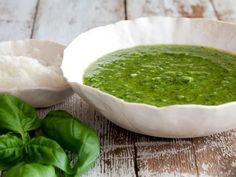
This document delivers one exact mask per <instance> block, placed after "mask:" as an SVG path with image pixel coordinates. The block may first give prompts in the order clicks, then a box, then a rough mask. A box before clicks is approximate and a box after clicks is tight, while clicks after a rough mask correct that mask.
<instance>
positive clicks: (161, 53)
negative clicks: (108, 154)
mask: <svg viewBox="0 0 236 177" xmlns="http://www.w3.org/2000/svg"><path fill="white" fill-rule="evenodd" d="M84 84H86V85H88V86H91V87H94V88H98V89H99V90H101V91H104V92H107V93H109V94H111V95H114V96H116V97H118V98H121V99H123V100H126V101H128V102H137V103H147V104H151V105H155V106H167V105H174V104H204V105H218V104H222V103H227V102H231V101H236V55H234V54H230V53H227V52H224V51H220V50H217V49H213V48H207V47H202V46H189V45H150V46H137V47H133V48H128V49H122V50H118V51H115V52H113V53H110V54H107V55H105V56H103V57H102V58H100V59H98V60H97V61H96V62H94V63H93V64H92V65H90V66H89V67H88V68H87V70H86V71H85V73H84Z"/></svg>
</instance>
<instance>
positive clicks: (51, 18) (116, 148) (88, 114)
mask: <svg viewBox="0 0 236 177" xmlns="http://www.w3.org/2000/svg"><path fill="white" fill-rule="evenodd" d="M124 18H125V16H124V3H123V1H121V0H117V1H110V0H99V1H92V0H88V1H84V0H78V1H71V0H64V1H57V0H50V1H47V0H40V4H39V9H38V14H37V18H36V22H35V29H34V33H33V37H34V38H40V39H51V40H54V41H58V42H62V43H68V42H70V41H71V40H72V39H73V38H75V37H76V36H77V35H78V34H80V33H81V32H83V31H85V30H88V29H90V28H92V27H95V26H98V25H105V24H108V23H113V22H116V21H118V20H122V19H124ZM88 52H89V51H88ZM51 109H65V110H67V111H69V112H71V113H72V114H73V115H74V116H76V117H79V119H80V120H82V121H84V122H87V123H88V124H90V125H91V126H92V127H94V128H95V129H96V130H97V131H98V133H99V136H100V141H101V156H100V159H99V160H98V161H97V163H96V164H95V166H94V168H93V169H92V170H90V171H89V172H88V174H86V175H85V176H101V177H112V176H130V177H132V176H135V170H134V158H133V157H134V141H133V134H132V133H130V132H128V131H126V130H123V129H122V128H119V127H117V126H115V125H114V124H112V123H111V122H109V121H108V120H106V119H105V118H104V117H103V116H102V115H101V114H100V113H98V112H97V111H96V110H95V109H94V108H92V107H91V106H89V105H87V104H86V103H85V102H84V101H83V100H82V99H81V98H79V97H78V96H76V95H74V96H73V97H71V98H70V99H68V100H67V101H65V102H64V103H62V104H59V105H56V106H54V107H51V108H49V109H48V110H51ZM48 110H41V111H39V112H40V114H41V115H44V114H45V112H47V111H48Z"/></svg>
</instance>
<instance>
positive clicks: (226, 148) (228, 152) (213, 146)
mask: <svg viewBox="0 0 236 177" xmlns="http://www.w3.org/2000/svg"><path fill="white" fill-rule="evenodd" d="M193 145H194V149H195V155H196V162H197V166H198V171H199V174H201V175H211V176H214V177H222V176H224V177H235V176H236V131H235V130H234V131H233V130H232V131H228V132H224V133H220V134H216V135H212V136H209V137H204V138H196V139H194V140H193Z"/></svg>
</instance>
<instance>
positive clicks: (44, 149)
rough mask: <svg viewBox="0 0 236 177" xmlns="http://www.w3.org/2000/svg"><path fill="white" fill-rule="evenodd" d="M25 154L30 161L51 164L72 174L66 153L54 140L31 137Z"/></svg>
mask: <svg viewBox="0 0 236 177" xmlns="http://www.w3.org/2000/svg"><path fill="white" fill-rule="evenodd" d="M27 156H28V157H27V160H28V161H30V162H37V163H42V164H47V165H53V166H56V167H58V168H60V169H61V170H63V171H64V172H66V173H67V174H72V170H71V168H70V163H69V159H68V157H67V155H66V153H65V152H64V150H63V149H62V148H61V146H60V145H59V144H58V143H57V142H56V141H54V140H51V139H48V138H46V137H42V136H39V137H36V138H33V139H32V140H31V141H30V143H29V145H28V147H27Z"/></svg>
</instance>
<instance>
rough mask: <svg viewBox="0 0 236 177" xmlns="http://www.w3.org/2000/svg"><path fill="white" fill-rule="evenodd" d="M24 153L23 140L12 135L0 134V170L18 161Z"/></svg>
mask: <svg viewBox="0 0 236 177" xmlns="http://www.w3.org/2000/svg"><path fill="white" fill-rule="evenodd" d="M23 154H24V146H23V142H22V140H21V139H20V138H18V137H16V136H13V135H1V136H0V170H5V169H8V168H10V167H12V166H13V165H15V164H16V163H18V162H19V161H20V160H21V159H22V158H23Z"/></svg>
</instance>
